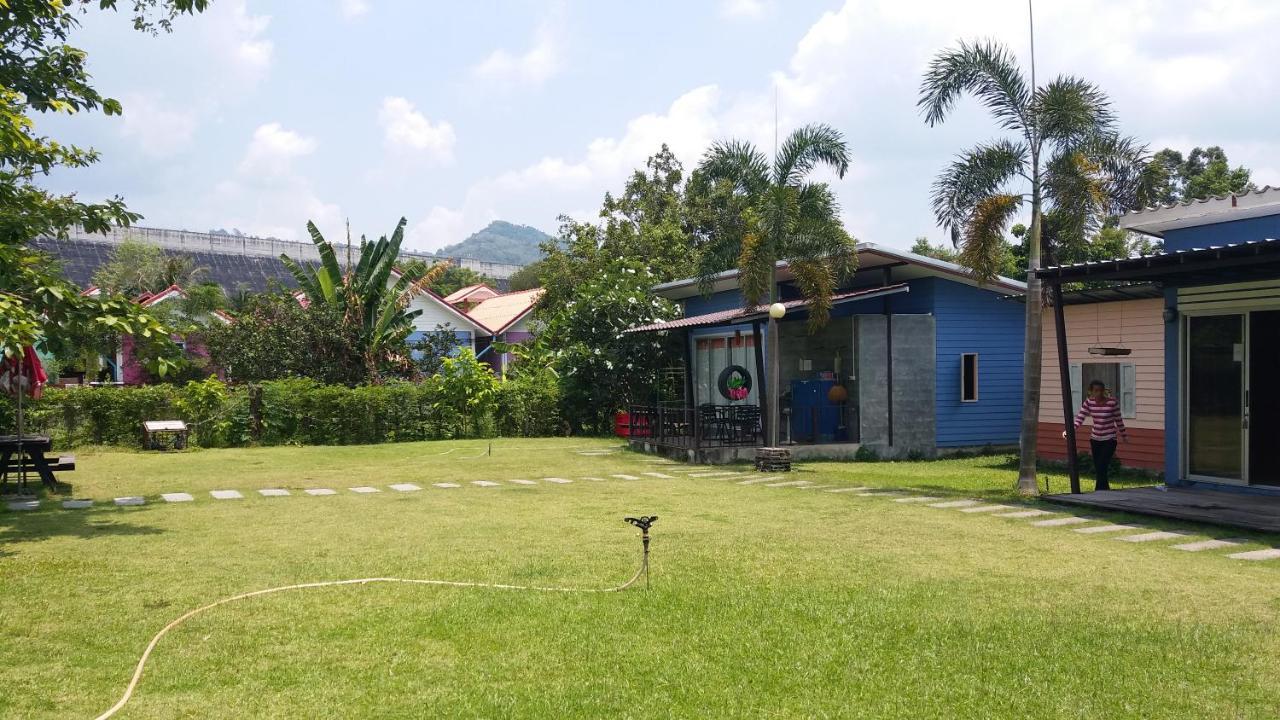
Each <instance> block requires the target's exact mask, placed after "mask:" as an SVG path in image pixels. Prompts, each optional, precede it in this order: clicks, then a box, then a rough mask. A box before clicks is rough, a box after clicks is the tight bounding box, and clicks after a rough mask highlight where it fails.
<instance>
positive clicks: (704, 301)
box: [684, 290, 743, 317]
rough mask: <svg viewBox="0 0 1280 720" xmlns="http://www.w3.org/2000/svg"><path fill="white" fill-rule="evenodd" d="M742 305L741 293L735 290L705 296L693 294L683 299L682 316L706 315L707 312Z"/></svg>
mask: <svg viewBox="0 0 1280 720" xmlns="http://www.w3.org/2000/svg"><path fill="white" fill-rule="evenodd" d="M742 305H743V302H742V293H740V292H738V291H737V290H727V291H725V292H718V293H714V294H712V295H708V296H706V297H703V296H702V295H694V296H693V297H691V298H687V299H686V300H685V301H684V316H685V317H689V316H691V315H706V314H707V313H713V312H720V311H721V310H732V309H734V308H740V307H742Z"/></svg>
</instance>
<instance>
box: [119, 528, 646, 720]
mask: <svg viewBox="0 0 1280 720" xmlns="http://www.w3.org/2000/svg"><path fill="white" fill-rule="evenodd" d="M648 574H649V533H648V531H647V529H646V531H645V533H644V555H643V556H642V559H641V561H640V569H639V570H636V574H635V575H633V576H632V577H631V579H630V580H628V581H626V582H624V583H622V584H621V585H617V586H615V587H611V588H570V587H544V586H537V585H506V584H501V583H482V582H465V581H460V580H429V579H428V580H421V579H411V578H394V577H375V578H360V579H358V580H328V581H324V582H311V583H301V584H298V585H283V586H281V587H273V588H267V589H265V590H254V591H253V592H247V593H241V594H239V595H233V596H231V597H225V598H222V599H221V600H217V601H215V602H211V603H209V604H208V605H205V606H203V607H198V608H196V609H194V610H191V611H189V612H187V613H186V614H185V615H182V616H181V617H179V618H177V619H176V620H174V621H173V622H170V623H169V624H168V625H165V626H164V628H162V629H161V630H160V632H158V633H156V634H155V636H154V637H152V638H151V642H150V643H148V644H147V649H146V650H143V651H142V657H140V658H138V665H137V667H136V668H135V669H134V671H133V678H132V679H130V680H129V686H128V687H127V688H125V691H124V695H122V696H121V697H120V700H119V701H117V702H116V704H115V705H112V706H111V709H109V710H107V711H106V712H104V713H102V714H101V715H99V716H98V717H97V720H107V718H109V717H111V716H112V715H115V714H116V713H117V712H119V711H120V710H121V708H123V707H124V706H125V704H126V703H128V702H129V699H130V698H132V697H133V691H134V690H135V689H136V688H137V687H138V683H139V682H140V681H141V680H142V671H143V669H144V668H145V667H146V665H147V659H148V658H150V657H151V652H152V651H153V650H155V649H156V645H158V644H159V643H160V639H161V638H163V637H164V636H165V634H166V633H168V632H169V631H170V630H172V629H174V628H176V627H178V626H179V625H181V624H182V623H184V622H186V621H187V620H189V619H191V618H193V617H195V616H196V615H199V614H200V613H202V612H204V611H206V610H212V609H213V608H216V607H218V606H219V605H226V604H227V603H232V602H235V601H237V600H247V599H249V598H252V597H258V596H260V595H271V594H274V593H278V592H285V591H288V590H309V589H314V588H323V587H335V586H338V585H368V584H370V583H404V584H409V585H435V586H440V587H455V588H483V589H488V590H515V591H522V590H523V591H530V592H551V593H614V592H622V591H623V590H626V589H627V588H629V587H631V586H632V585H634V584H635V583H636V581H637V580H639V579H640V576H641V575H644V576H645V577H646V579H647V578H648Z"/></svg>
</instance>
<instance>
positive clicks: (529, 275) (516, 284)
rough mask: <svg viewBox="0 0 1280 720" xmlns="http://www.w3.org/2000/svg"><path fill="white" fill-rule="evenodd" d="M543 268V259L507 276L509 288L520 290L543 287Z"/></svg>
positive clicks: (515, 290) (512, 290)
mask: <svg viewBox="0 0 1280 720" xmlns="http://www.w3.org/2000/svg"><path fill="white" fill-rule="evenodd" d="M542 268H543V264H542V261H541V260H539V261H538V262H535V263H530V264H528V265H525V266H524V267H522V268H520V269H519V270H517V271H515V273H514V274H512V276H511V277H509V278H507V289H509V290H510V291H511V292H520V291H521V290H532V289H534V288H539V287H542V276H541V273H542Z"/></svg>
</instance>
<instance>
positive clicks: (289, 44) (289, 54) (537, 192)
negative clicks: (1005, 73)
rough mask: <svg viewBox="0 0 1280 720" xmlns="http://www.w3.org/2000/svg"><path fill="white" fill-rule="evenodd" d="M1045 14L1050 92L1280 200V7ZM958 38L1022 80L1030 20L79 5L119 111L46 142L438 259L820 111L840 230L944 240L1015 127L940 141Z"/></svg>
mask: <svg viewBox="0 0 1280 720" xmlns="http://www.w3.org/2000/svg"><path fill="white" fill-rule="evenodd" d="M126 4H127V3H126ZM1035 20H1036V47H1035V50H1036V71H1037V79H1038V80H1039V81H1040V82H1041V83H1043V82H1045V81H1047V80H1048V79H1051V78H1052V77H1054V76H1057V75H1062V74H1069V75H1078V76H1082V77H1085V78H1087V79H1089V80H1091V81H1092V82H1094V83H1096V84H1098V85H1099V86H1101V87H1102V88H1103V89H1104V90H1105V91H1106V92H1107V93H1108V94H1109V95H1110V97H1111V99H1112V102H1113V105H1114V109H1115V111H1116V112H1117V114H1118V116H1119V118H1120V128H1121V130H1122V131H1123V132H1125V133H1127V134H1130V135H1133V136H1136V137H1138V138H1140V139H1141V140H1142V141H1143V142H1146V143H1148V144H1149V145H1150V146H1151V148H1152V150H1156V149H1159V148H1162V147H1166V146H1168V147H1174V148H1176V149H1180V150H1182V151H1184V152H1185V151H1187V150H1189V149H1190V148H1191V147H1193V146H1195V145H1221V146H1222V147H1223V148H1224V149H1225V150H1226V152H1227V154H1228V156H1229V158H1230V159H1231V160H1232V162H1233V163H1243V164H1245V165H1246V166H1248V167H1250V168H1252V169H1253V170H1254V180H1255V182H1257V183H1258V184H1259V185H1263V184H1267V183H1270V184H1275V185H1280V138H1278V137H1277V133H1276V131H1275V127H1276V121H1275V118H1277V117H1280V92H1278V91H1280V87H1278V84H1277V80H1276V78H1277V73H1276V72H1275V71H1274V62H1273V60H1274V58H1273V57H1272V56H1271V53H1272V52H1273V49H1274V43H1275V38H1276V37H1277V31H1278V30H1280V3H1276V2H1274V0H1229V1H1228V0H1186V1H1184V0H1124V1H1123V2H1121V1H1116V0H1037V2H1036V5H1035ZM962 39H965V40H976V39H994V40H998V41H1000V42H1003V43H1006V44H1007V45H1008V46H1009V47H1010V48H1011V49H1012V50H1013V51H1014V52H1015V53H1016V54H1017V55H1018V58H1019V60H1020V62H1022V63H1023V67H1024V68H1026V67H1027V65H1028V63H1029V59H1030V49H1029V43H1028V32H1027V5H1026V3H1025V2H1023V1H1022V0H966V1H964V2H957V1H954V0H847V1H845V2H839V1H825V2H824V1H820V0H792V1H791V2H782V1H781V0H702V1H696V0H685V1H683V2H681V1H668V0H652V1H649V2H588V1H586V0H583V1H581V2H576V3H575V2H568V1H562V0H509V1H508V2H495V1H492V0H489V1H476V2H425V1H423V2H419V1H417V0H272V1H266V0H214V2H213V7H212V8H211V9H210V10H209V11H207V12H206V13H204V14H203V15H199V16H196V17H194V18H190V17H184V18H182V19H181V20H179V21H178V22H177V23H175V28H174V32H173V33H172V34H169V35H161V36H159V37H151V36H149V35H145V34H140V33H138V32H135V31H133V30H132V28H131V26H130V23H129V21H128V18H127V17H126V16H125V15H114V14H111V13H97V12H93V13H90V14H89V15H87V16H85V18H84V25H83V27H82V28H81V29H80V30H79V31H77V33H76V34H75V35H74V36H73V44H76V45H78V46H79V47H82V48H84V49H85V50H86V51H88V53H89V67H90V71H91V72H92V73H93V75H94V78H95V82H96V84H97V87H98V88H99V89H100V90H101V91H102V92H103V93H104V94H107V95H109V96H112V97H116V98H118V99H120V100H121V101H122V102H123V104H124V108H125V110H124V115H123V116H122V117H112V118H107V117H104V116H102V115H80V116H71V117H67V116H58V117H41V118H39V120H38V122H39V125H38V127H39V129H40V130H41V131H42V132H44V133H47V134H50V135H52V136H53V137H55V138H56V139H59V140H61V141H64V142H75V143H78V144H82V145H91V146H93V147H95V148H97V149H98V150H99V151H100V152H101V153H102V161H101V162H100V163H99V164H98V165H96V166H94V167H92V168H89V169H85V170H75V171H65V172H59V173H58V174H56V175H55V176H53V177H52V178H50V180H49V183H48V185H49V186H50V187H51V188H53V189H55V190H59V191H74V192H77V193H78V194H79V195H80V196H81V198H82V199H86V200H90V199H101V198H104V197H109V196H112V195H116V194H119V195H122V196H124V198H125V200H126V201H127V202H128V204H129V206H130V207H131V208H132V209H133V210H135V211H137V212H141V213H142V214H143V215H144V216H145V220H143V222H142V223H141V224H142V225H146V226H149V227H166V228H181V229H187V230H195V231H208V230H210V229H213V228H225V229H232V228H235V229H239V230H240V231H242V232H245V233H248V234H253V235H263V236H275V237H279V238H287V239H302V238H304V237H305V236H306V222H307V221H308V220H313V221H315V222H316V224H317V225H318V226H319V227H320V229H321V231H322V232H324V233H325V234H326V235H328V236H330V237H332V238H339V237H342V234H343V232H344V229H343V226H344V222H346V221H348V220H349V221H350V223H351V227H352V232H353V234H355V235H359V234H362V233H363V234H367V235H370V236H377V235H381V234H385V233H387V232H389V231H390V230H392V229H393V228H394V226H395V223H396V221H397V220H398V219H399V218H400V217H402V216H403V217H405V218H407V220H408V228H409V231H408V239H407V241H406V245H407V246H409V247H412V248H414V249H418V250H434V249H437V248H439V247H441V246H443V245H446V244H449V243H453V242H457V241H459V240H462V239H463V238H465V237H466V236H467V235H469V234H471V233H472V232H474V231H476V230H478V229H480V228H482V227H484V226H485V225H487V224H488V223H489V222H490V221H493V220H506V221H509V222H514V223H519V224H526V225H532V226H534V227H537V228H539V229H541V230H543V231H545V232H549V233H554V232H555V230H556V228H557V226H558V222H557V218H558V217H559V216H561V215H569V216H571V217H574V218H577V219H590V218H592V217H593V216H594V215H595V214H596V212H597V211H598V209H599V206H600V201H601V200H602V198H603V196H604V193H605V192H607V191H611V190H612V191H614V192H617V191H618V190H619V189H620V188H621V185H622V183H623V182H624V181H625V178H626V177H627V176H628V175H629V174H630V173H631V172H632V171H633V170H634V169H636V168H640V167H643V164H644V161H645V159H646V158H647V157H648V156H649V155H651V154H653V153H654V152H656V151H657V150H658V149H659V147H660V146H661V145H662V143H667V144H669V145H670V146H671V148H672V150H673V151H674V152H675V153H676V155H677V157H678V158H679V159H680V160H681V161H682V162H683V163H684V164H685V167H686V168H687V169H691V168H692V167H693V166H694V165H696V163H697V161H698V158H699V157H700V156H701V155H702V153H703V152H704V151H705V149H706V148H707V147H708V146H709V145H710V144H711V143H713V142H715V141H716V140H723V139H729V138H735V139H746V140H750V141H752V142H755V143H757V144H758V145H759V146H760V147H761V148H762V149H764V150H765V151H766V152H771V151H772V148H773V144H774V137H775V129H776V130H777V131H778V132H780V133H781V134H782V135H784V136H785V134H786V133H787V132H788V131H790V130H791V129H794V128H796V127H798V126H801V125H803V124H806V123H811V122H823V123H827V124H829V125H832V126H833V127H835V128H836V129H838V130H840V131H841V132H842V133H844V135H845V137H846V138H847V140H848V142H849V145H850V148H851V151H852V156H853V163H852V166H851V168H850V171H849V172H848V173H847V174H846V175H845V177H844V178H843V179H839V178H835V177H834V176H830V177H826V176H824V177H826V179H829V180H830V181H831V182H832V183H833V186H834V188H835V189H836V192H837V195H838V197H839V200H840V204H841V213H842V217H843V220H844V222H845V225H846V228H847V229H848V230H849V231H850V233H852V234H853V235H854V236H855V237H856V238H858V239H859V240H863V241H870V242H875V243H880V244H884V245H888V246H893V247H899V248H906V247H909V246H910V245H911V244H912V242H913V241H914V239H915V238H917V237H919V236H926V237H929V238H930V239H931V240H932V241H934V242H941V241H942V240H943V239H944V237H946V236H945V234H944V233H943V231H942V230H940V229H939V228H938V227H937V226H936V224H935V222H934V220H933V216H932V213H931V211H930V206H929V189H930V184H931V183H932V181H933V179H934V178H935V177H936V176H937V174H938V173H939V171H940V170H942V169H943V168H944V167H945V166H946V164H947V163H948V162H949V161H950V159H951V158H952V157H953V156H954V155H955V154H956V153H958V152H960V151H962V150H964V149H965V148H967V147H970V146H972V145H973V144H974V143H977V142H982V141H987V140H990V139H992V138H995V137H999V136H1000V132H999V130H998V129H997V127H996V126H995V124H994V123H993V122H992V121H991V120H990V118H989V117H988V116H987V115H986V114H985V113H984V112H983V110H982V108H981V107H980V106H979V105H978V104H977V103H976V102H974V101H972V100H966V101H964V102H962V103H961V104H960V105H959V106H958V107H957V109H956V111H955V112H954V114H953V115H952V116H951V118H949V119H948V120H947V122H946V123H945V124H943V125H940V126H937V127H932V128H931V127H928V126H927V125H926V124H925V123H924V121H923V119H922V118H921V115H920V113H919V112H918V110H917V108H916V100H917V98H918V94H919V85H920V78H921V75H922V73H923V71H924V69H925V67H926V66H927V64H928V62H929V59H930V58H931V57H932V56H933V55H934V54H935V53H937V52H938V51H940V50H942V49H945V48H947V47H950V46H952V45H954V44H955V43H956V42H958V41H959V40H962ZM775 117H776V124H775Z"/></svg>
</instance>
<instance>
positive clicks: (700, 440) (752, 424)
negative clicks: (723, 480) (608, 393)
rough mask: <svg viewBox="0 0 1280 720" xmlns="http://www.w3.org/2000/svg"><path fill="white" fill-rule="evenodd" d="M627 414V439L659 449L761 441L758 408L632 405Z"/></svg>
mask: <svg viewBox="0 0 1280 720" xmlns="http://www.w3.org/2000/svg"><path fill="white" fill-rule="evenodd" d="M627 410H628V414H629V416H630V432H629V435H630V437H632V438H636V439H643V440H648V441H651V442H654V443H656V444H658V445H668V446H674V447H686V448H704V447H732V446H746V447H751V446H755V445H760V444H762V443H763V440H764V435H763V432H762V430H761V428H762V426H761V421H760V406H759V405H751V404H740V405H700V406H698V407H685V406H682V405H662V404H659V405H632V406H630V407H629V408H628V409H627Z"/></svg>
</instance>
